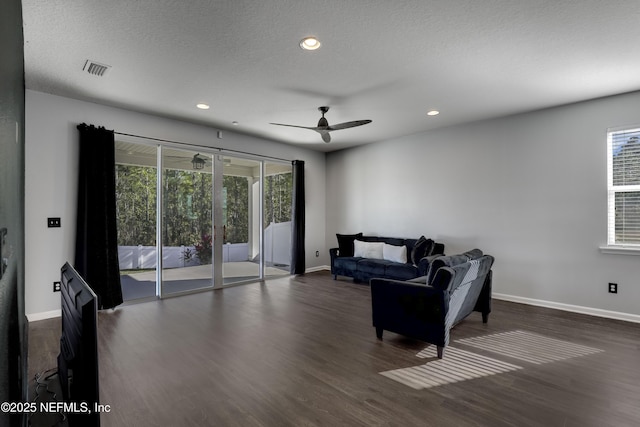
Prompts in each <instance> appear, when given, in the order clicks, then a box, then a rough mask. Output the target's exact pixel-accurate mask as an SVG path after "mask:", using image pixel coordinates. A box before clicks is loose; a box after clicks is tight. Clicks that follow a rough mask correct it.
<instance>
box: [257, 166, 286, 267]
mask: <svg viewBox="0 0 640 427" xmlns="http://www.w3.org/2000/svg"><path fill="white" fill-rule="evenodd" d="M291 175H292V174H291V165H289V164H282V163H273V162H265V165H264V191H263V194H264V197H263V203H262V206H263V215H262V217H263V227H264V233H263V234H264V263H265V277H275V276H282V275H287V274H289V269H290V266H291V230H292V228H291V198H292V180H291Z"/></svg>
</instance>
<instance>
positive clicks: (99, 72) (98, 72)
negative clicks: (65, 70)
mask: <svg viewBox="0 0 640 427" xmlns="http://www.w3.org/2000/svg"><path fill="white" fill-rule="evenodd" d="M109 68H111V65H105V64H100V63H99V62H95V61H92V60H90V59H87V62H85V63H84V68H82V69H83V70H84V71H86V72H87V73H89V74H93V75H94V76H99V77H102V76H104V74H105V73H106V72H107V70H109Z"/></svg>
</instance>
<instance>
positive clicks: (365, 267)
mask: <svg viewBox="0 0 640 427" xmlns="http://www.w3.org/2000/svg"><path fill="white" fill-rule="evenodd" d="M337 238H338V247H337V248H331V249H329V255H330V256H331V274H333V279H334V280H335V279H337V277H338V276H346V277H352V278H353V281H354V282H356V283H359V282H366V283H369V280H370V279H372V278H374V277H381V278H387V279H395V280H409V279H413V278H416V277H420V276H424V275H425V274H427V269H428V267H429V262H430V260H431V258H432V257H434V256H436V255H442V254H444V244H442V243H436V242H434V241H433V240H432V239H427V238H425V237H424V236H421V237H420V238H419V239H404V238H397V237H379V236H363V235H362V233H358V234H338V235H337ZM355 240H359V241H363V242H383V243H386V244H388V245H393V246H396V247H398V246H406V248H407V249H406V255H407V260H406V262H395V261H389V260H385V259H373V258H364V257H359V256H354V241H355Z"/></svg>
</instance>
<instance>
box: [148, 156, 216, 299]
mask: <svg viewBox="0 0 640 427" xmlns="http://www.w3.org/2000/svg"><path fill="white" fill-rule="evenodd" d="M161 157H162V225H161V229H160V231H161V236H162V251H161V254H162V263H161V264H162V278H161V279H162V280H161V283H162V295H170V294H175V293H179V292H185V291H192V290H196V289H203V288H210V287H212V286H213V262H212V260H213V185H214V181H213V156H212V155H210V154H201V153H199V152H196V151H189V150H178V149H174V148H165V147H163V148H162V156H161Z"/></svg>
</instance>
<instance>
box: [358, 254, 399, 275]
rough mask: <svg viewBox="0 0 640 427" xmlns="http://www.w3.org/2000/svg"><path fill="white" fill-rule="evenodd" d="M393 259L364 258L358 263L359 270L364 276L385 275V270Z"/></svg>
mask: <svg viewBox="0 0 640 427" xmlns="http://www.w3.org/2000/svg"><path fill="white" fill-rule="evenodd" d="M391 263H392V262H391V261H385V260H383V259H371V258H362V259H361V260H360V261H358V263H357V267H356V268H357V270H358V272H359V273H362V275H364V276H378V277H384V272H385V270H386V268H387V266H388V265H389V264H391Z"/></svg>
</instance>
